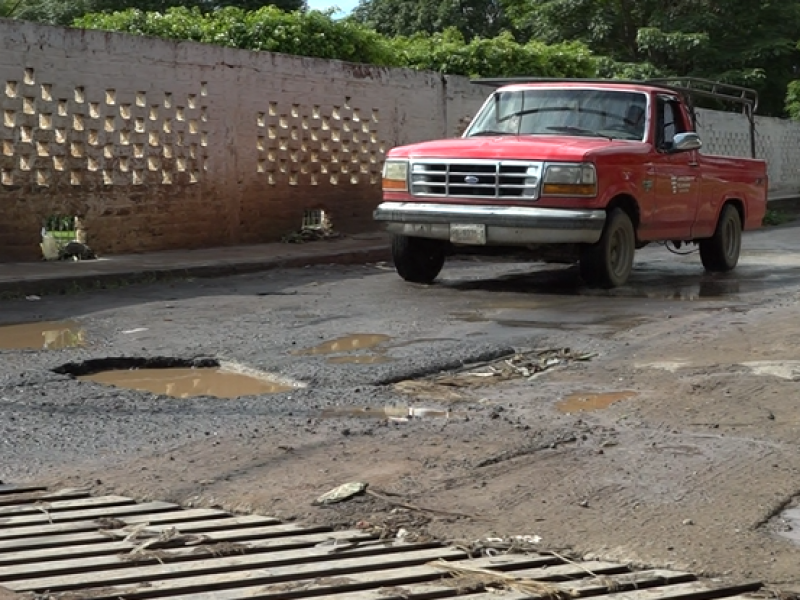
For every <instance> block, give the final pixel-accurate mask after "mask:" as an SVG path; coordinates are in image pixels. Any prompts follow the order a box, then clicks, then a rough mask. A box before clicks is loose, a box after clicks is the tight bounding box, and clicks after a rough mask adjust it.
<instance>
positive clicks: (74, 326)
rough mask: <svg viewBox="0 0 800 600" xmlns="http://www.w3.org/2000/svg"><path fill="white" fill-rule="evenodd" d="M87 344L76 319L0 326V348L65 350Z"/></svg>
mask: <svg viewBox="0 0 800 600" xmlns="http://www.w3.org/2000/svg"><path fill="white" fill-rule="evenodd" d="M85 344H86V331H85V330H84V329H83V328H82V327H81V325H80V324H79V323H77V322H76V321H41V322H38V323H18V324H15V325H2V326H0V350H63V349H64V348H76V347H79V346H83V345H85Z"/></svg>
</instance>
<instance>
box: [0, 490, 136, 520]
mask: <svg viewBox="0 0 800 600" xmlns="http://www.w3.org/2000/svg"><path fill="white" fill-rule="evenodd" d="M130 504H136V501H135V500H133V499H132V498H126V497H125V496H98V497H96V498H79V499H76V500H53V501H51V502H44V501H39V502H37V503H34V504H22V505H14V506H4V507H2V508H0V523H2V518H3V517H5V516H7V515H15V516H19V515H42V514H44V513H43V512H42V511H43V510H46V511H47V512H48V513H51V514H53V513H57V512H65V511H70V510H79V509H80V510H82V509H89V508H99V507H102V506H126V505H130Z"/></svg>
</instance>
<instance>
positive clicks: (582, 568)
mask: <svg viewBox="0 0 800 600" xmlns="http://www.w3.org/2000/svg"><path fill="white" fill-rule="evenodd" d="M172 528H174V529H172ZM177 532H179V534H177ZM145 533H150V534H153V535H155V534H159V533H160V534H162V539H163V540H165V541H164V543H163V544H162V545H161V547H158V546H157V545H151V546H150V549H149V550H148V549H144V550H141V551H140V552H139V553H138V554H137V551H136V549H137V547H138V548H140V549H141V548H142V540H141V538H140V537H139V536H141V535H144V534H145ZM170 533H171V534H172V536H173V537H172V538H170ZM126 536H129V537H128V539H126ZM145 537H146V536H145ZM147 539H157V538H153V537H149V538H147ZM170 539H171V540H172V541H174V542H180V543H178V544H177V545H176V547H169V546H170V544H169V541H170ZM438 560H445V561H448V563H450V564H453V565H460V566H466V567H468V568H484V569H490V570H492V571H493V572H498V573H506V574H510V575H513V576H515V577H518V578H525V579H527V580H535V581H537V582H541V583H542V584H546V585H547V586H548V589H551V590H553V591H555V592H558V591H559V590H561V591H563V592H564V593H567V592H569V594H571V595H572V596H573V597H585V596H602V597H603V599H604V600H716V599H718V598H719V599H721V598H734V597H737V600H740V599H741V598H742V596H741V594H746V593H748V592H750V591H754V590H756V589H758V587H759V584H750V585H739V586H725V585H721V584H717V585H712V584H708V583H704V582H701V581H699V580H698V579H697V578H696V577H695V576H694V575H692V574H690V573H681V572H675V571H665V570H640V571H632V570H631V569H629V568H628V566H626V565H622V564H617V563H611V562H603V561H586V562H569V561H566V560H565V559H562V558H561V557H558V556H553V555H550V554H545V553H543V554H524V555H523V554H515V555H505V556H495V557H485V558H479V559H470V558H469V557H468V556H467V554H466V552H465V551H464V550H461V549H456V548H449V547H445V546H442V545H440V544H437V543H434V542H430V543H406V542H397V541H385V540H379V539H376V538H375V537H374V536H371V535H370V534H367V533H365V532H362V531H356V530H353V531H337V532H332V531H329V530H326V529H324V528H313V527H302V526H299V525H295V524H285V523H280V522H279V521H278V520H276V519H273V518H270V517H262V516H257V515H246V516H236V515H232V514H230V513H227V512H224V511H221V510H214V509H184V508H182V507H180V506H177V505H175V504H170V503H166V502H147V503H137V502H135V501H134V500H132V499H130V498H126V497H123V496H101V497H91V496H90V495H89V494H88V493H87V492H85V491H81V490H75V489H67V490H59V491H53V492H50V491H48V490H47V489H43V488H41V487H28V488H24V487H20V488H14V487H11V486H0V597H3V598H5V596H3V591H4V590H3V588H6V589H7V590H10V591H11V592H16V593H17V594H18V595H19V597H20V598H35V599H37V600H56V599H59V600H67V599H69V600H83V599H87V600H89V599H91V600H120V599H123V600H134V599H144V598H170V599H173V600H175V599H178V598H180V599H182V600H188V599H193V600H237V599H244V598H251V599H252V598H262V599H272V600H278V599H280V600H289V599H294V598H317V599H324V600H400V599H404V600H414V599H417V600H422V599H423V598H424V599H435V598H448V597H453V596H456V595H458V597H459V598H466V599H467V600H489V599H495V600H496V599H503V600H522V599H524V598H543V595H542V594H541V593H538V594H531V593H529V592H520V591H506V592H503V593H501V594H499V595H498V594H497V593H496V592H492V591H488V590H484V589H481V587H480V585H476V581H474V580H473V581H470V580H469V578H467V579H464V580H461V581H459V580H458V579H453V578H451V577H450V576H449V575H446V574H444V573H443V572H442V571H441V570H438V569H437V568H435V567H433V566H431V564H430V563H431V562H432V561H438ZM564 597H566V596H564Z"/></svg>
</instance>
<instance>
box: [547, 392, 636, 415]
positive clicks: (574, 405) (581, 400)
mask: <svg viewBox="0 0 800 600" xmlns="http://www.w3.org/2000/svg"><path fill="white" fill-rule="evenodd" d="M637 395H638V394H637V393H636V392H601V393H596V394H587V393H578V394H570V395H569V396H567V397H566V398H564V399H563V400H561V401H560V402H558V403H557V404H556V409H557V410H558V411H559V412H562V413H565V414H572V413H581V412H592V411H595V410H603V409H604V408H608V407H609V406H611V405H612V404H616V403H617V402H622V401H623V400H628V399H630V398H635V397H636V396H637Z"/></svg>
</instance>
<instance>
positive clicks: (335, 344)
mask: <svg viewBox="0 0 800 600" xmlns="http://www.w3.org/2000/svg"><path fill="white" fill-rule="evenodd" d="M390 339H392V337H391V336H389V335H384V334H382V333H357V334H353V335H347V336H344V337H340V338H336V339H335V340H330V341H328V342H324V343H322V344H319V345H318V346H314V347H313V348H306V349H305V350H296V351H294V352H292V354H294V355H296V356H318V355H320V354H342V353H345V352H353V351H356V350H371V349H372V348H375V347H376V346H380V345H381V344H385V343H386V342H388V341H389V340H390Z"/></svg>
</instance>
